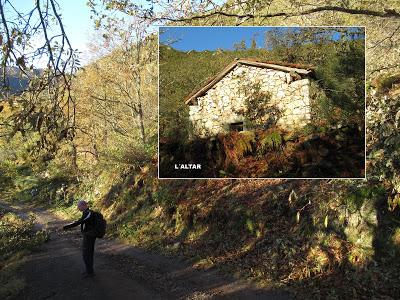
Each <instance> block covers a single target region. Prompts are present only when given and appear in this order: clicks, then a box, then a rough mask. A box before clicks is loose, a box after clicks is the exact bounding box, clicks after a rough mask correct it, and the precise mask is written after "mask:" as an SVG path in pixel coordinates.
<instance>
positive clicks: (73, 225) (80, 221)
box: [63, 211, 92, 230]
mask: <svg viewBox="0 0 400 300" xmlns="http://www.w3.org/2000/svg"><path fill="white" fill-rule="evenodd" d="M91 214H92V213H91V212H90V211H89V212H88V213H87V214H84V215H83V216H82V217H81V218H80V219H79V220H77V221H75V222H73V223H71V224H67V225H65V226H63V229H64V230H66V229H69V228H73V227H75V226H78V225H81V224H83V223H85V222H86V221H87V220H88V219H89V218H90V216H91Z"/></svg>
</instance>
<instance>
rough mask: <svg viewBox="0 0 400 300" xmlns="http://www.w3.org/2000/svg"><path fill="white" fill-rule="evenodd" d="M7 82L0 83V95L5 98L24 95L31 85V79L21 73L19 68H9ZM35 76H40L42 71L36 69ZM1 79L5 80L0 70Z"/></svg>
mask: <svg viewBox="0 0 400 300" xmlns="http://www.w3.org/2000/svg"><path fill="white" fill-rule="evenodd" d="M6 72H7V74H6V80H5V83H4V82H3V81H1V82H0V95H1V96H3V97H5V96H7V95H10V94H11V95H15V94H19V93H22V92H23V91H24V90H25V89H26V88H27V87H28V85H29V78H27V77H26V75H25V74H23V73H22V72H21V70H20V69H19V68H17V67H7V69H6ZM33 73H34V75H40V73H42V70H41V69H35V70H34V71H33ZM0 78H1V79H2V78H3V73H2V70H0Z"/></svg>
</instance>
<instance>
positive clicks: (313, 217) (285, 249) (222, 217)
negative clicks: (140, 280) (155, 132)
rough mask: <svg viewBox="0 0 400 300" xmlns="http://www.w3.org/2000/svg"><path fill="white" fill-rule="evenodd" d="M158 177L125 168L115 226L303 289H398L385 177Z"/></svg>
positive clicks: (110, 205) (211, 263)
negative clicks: (372, 180)
mask: <svg viewBox="0 0 400 300" xmlns="http://www.w3.org/2000/svg"><path fill="white" fill-rule="evenodd" d="M154 176H155V166H153V167H152V168H150V171H148V172H147V173H146V172H145V173H141V174H132V173H131V174H125V175H123V176H122V177H121V178H120V179H119V180H117V181H115V180H114V181H113V183H112V184H110V185H109V188H110V189H109V190H108V192H107V193H105V194H102V195H101V196H100V198H99V199H100V201H98V202H97V203H98V204H99V205H100V206H102V208H103V212H104V214H105V215H107V216H108V217H111V218H112V219H114V220H116V221H115V222H113V223H111V224H110V228H109V229H110V232H111V234H112V235H114V236H118V237H120V238H122V239H125V240H126V241H128V242H130V243H132V244H133V245H136V246H138V247H141V248H145V249H149V250H153V251H160V252H162V253H165V254H170V255H182V256H185V257H186V258H188V259H191V260H192V262H193V264H194V265H195V266H196V267H199V268H217V269H218V270H220V271H223V272H229V273H233V274H235V275H236V276H238V277H241V278H251V279H255V280H257V281H258V282H259V283H260V284H261V285H264V286H268V287H277V286H280V287H282V286H284V287H286V288H288V289H289V290H291V291H293V292H294V293H298V294H299V297H300V298H302V297H305V295H307V297H308V298H310V297H312V298H318V297H322V298H327V297H332V299H335V297H338V299H343V298H349V297H350V298H360V297H371V296H373V295H378V294H379V295H382V297H385V296H387V297H395V295H396V289H397V288H398V287H399V284H400V282H399V279H398V278H399V276H398V275H399V271H398V270H399V269H398V267H399V264H398V260H396V257H397V255H398V254H399V243H398V239H399V230H400V229H399V226H398V224H396V221H393V220H396V219H397V220H398V219H399V212H394V213H390V212H388V211H387V210H386V204H385V199H386V196H387V195H386V193H385V191H384V189H383V188H382V187H380V186H379V185H371V184H370V185H367V184H362V183H361V184H360V183H358V182H343V181H336V182H335V181H334V182H330V181H286V180H255V181H248V180H236V181H235V180H222V181H210V180H193V181H157V180H155V179H154ZM109 183H110V182H109ZM110 191H112V192H111V193H110Z"/></svg>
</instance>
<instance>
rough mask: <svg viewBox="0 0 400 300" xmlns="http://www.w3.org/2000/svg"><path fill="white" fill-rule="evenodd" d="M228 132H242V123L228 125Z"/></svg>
mask: <svg viewBox="0 0 400 300" xmlns="http://www.w3.org/2000/svg"><path fill="white" fill-rule="evenodd" d="M229 130H230V131H243V122H236V123H231V124H229Z"/></svg>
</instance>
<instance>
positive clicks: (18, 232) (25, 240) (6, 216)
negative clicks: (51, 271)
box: [0, 209, 48, 299]
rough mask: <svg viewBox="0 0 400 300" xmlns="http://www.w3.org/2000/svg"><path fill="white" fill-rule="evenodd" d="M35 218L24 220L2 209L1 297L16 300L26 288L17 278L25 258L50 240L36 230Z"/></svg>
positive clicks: (0, 217) (0, 242) (0, 214)
mask: <svg viewBox="0 0 400 300" xmlns="http://www.w3.org/2000/svg"><path fill="white" fill-rule="evenodd" d="M33 224H34V218H33V217H32V216H31V217H30V218H29V219H27V220H24V219H21V218H20V217H18V216H17V215H15V214H13V213H7V212H6V211H4V210H3V209H0V297H1V298H2V299H14V297H16V296H17V294H18V293H19V292H20V290H21V289H22V288H23V287H24V286H25V282H24V280H23V279H21V278H19V277H18V276H16V269H17V267H18V266H19V265H20V264H21V262H22V261H23V257H24V256H25V255H27V254H28V253H29V252H30V251H31V250H34V249H35V248H37V247H38V246H39V245H41V244H42V243H43V242H45V241H47V240H48V233H47V232H45V231H35V230H34V226H33Z"/></svg>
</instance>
